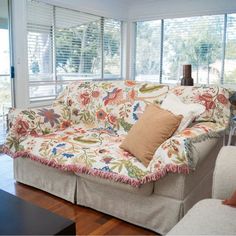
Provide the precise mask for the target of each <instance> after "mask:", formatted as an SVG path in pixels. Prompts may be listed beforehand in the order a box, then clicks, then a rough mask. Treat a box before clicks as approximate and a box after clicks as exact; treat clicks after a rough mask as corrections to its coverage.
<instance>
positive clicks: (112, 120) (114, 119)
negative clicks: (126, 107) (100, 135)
mask: <svg viewBox="0 0 236 236" xmlns="http://www.w3.org/2000/svg"><path fill="white" fill-rule="evenodd" d="M108 121H109V123H111V124H112V125H116V124H117V117H116V116H114V115H108Z"/></svg>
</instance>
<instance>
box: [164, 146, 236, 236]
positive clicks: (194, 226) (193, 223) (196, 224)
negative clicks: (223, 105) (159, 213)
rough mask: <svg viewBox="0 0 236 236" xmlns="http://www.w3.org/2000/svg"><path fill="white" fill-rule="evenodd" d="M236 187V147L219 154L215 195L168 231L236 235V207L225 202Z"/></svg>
mask: <svg viewBox="0 0 236 236" xmlns="http://www.w3.org/2000/svg"><path fill="white" fill-rule="evenodd" d="M234 191H236V147H235V146H225V147H223V148H222V149H221V151H220V152H219V154H218V157H217V161H216V165H215V170H214V176H213V188H212V197H213V198H212V199H205V200H202V201H200V202H198V203H197V204H196V205H194V206H193V208H191V209H190V210H189V212H188V213H187V214H186V215H185V216H184V218H183V219H182V220H181V221H180V222H179V223H178V224H177V225H176V226H175V227H174V228H172V230H171V231H170V232H169V233H168V234H167V235H236V208H234V207H231V206H226V205H223V204H222V200H223V199H226V198H230V197H231V196H232V194H233V193H234Z"/></svg>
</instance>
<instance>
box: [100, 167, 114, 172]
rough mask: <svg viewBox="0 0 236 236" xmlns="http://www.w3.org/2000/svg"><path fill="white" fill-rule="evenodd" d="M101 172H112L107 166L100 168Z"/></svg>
mask: <svg viewBox="0 0 236 236" xmlns="http://www.w3.org/2000/svg"><path fill="white" fill-rule="evenodd" d="M101 170H102V171H105V172H112V170H111V169H110V168H109V166H104V167H102V169H101Z"/></svg>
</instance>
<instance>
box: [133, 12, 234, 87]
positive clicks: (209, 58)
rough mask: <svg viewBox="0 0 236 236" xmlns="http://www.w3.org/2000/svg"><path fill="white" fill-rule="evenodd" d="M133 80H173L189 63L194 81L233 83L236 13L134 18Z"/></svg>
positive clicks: (178, 78) (169, 81)
mask: <svg viewBox="0 0 236 236" xmlns="http://www.w3.org/2000/svg"><path fill="white" fill-rule="evenodd" d="M136 26H137V34H136V68H135V79H136V80H151V81H160V82H163V83H176V82H177V81H179V80H180V78H181V76H182V65H183V64H192V76H193V78H194V80H195V83H202V84H209V83H210V84H214V83H216V84H218V83H224V84H230V83H236V49H235V48H236V14H225V15H212V16H197V17H188V18H178V19H166V20H155V21H144V22H137V24H136Z"/></svg>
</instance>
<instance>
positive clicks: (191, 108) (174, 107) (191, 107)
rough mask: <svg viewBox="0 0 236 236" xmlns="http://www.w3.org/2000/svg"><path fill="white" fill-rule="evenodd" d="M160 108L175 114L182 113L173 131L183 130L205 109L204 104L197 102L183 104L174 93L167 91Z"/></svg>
mask: <svg viewBox="0 0 236 236" xmlns="http://www.w3.org/2000/svg"><path fill="white" fill-rule="evenodd" d="M161 108H163V109H165V110H168V111H170V112H172V113H173V114H175V115H182V116H183V118H182V120H181V123H180V125H179V127H178V129H177V130H176V132H175V133H178V132H180V131H183V130H184V129H185V128H187V127H188V126H189V125H190V124H191V123H192V121H193V120H194V119H195V118H197V117H198V116H200V115H201V114H202V113H203V112H204V111H205V106H203V105H201V104H197V103H190V104H185V103H183V102H182V101H181V100H180V99H179V98H178V97H177V96H176V95H175V94H173V93H168V94H167V96H166V98H165V99H164V100H163V102H162V104H161Z"/></svg>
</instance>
